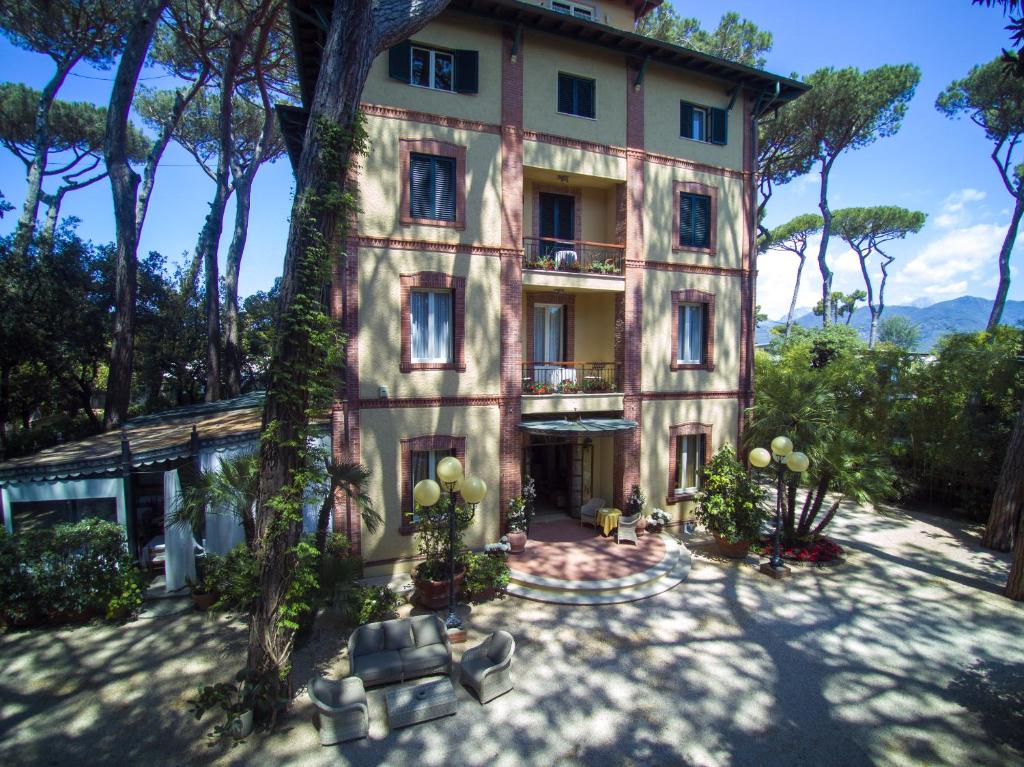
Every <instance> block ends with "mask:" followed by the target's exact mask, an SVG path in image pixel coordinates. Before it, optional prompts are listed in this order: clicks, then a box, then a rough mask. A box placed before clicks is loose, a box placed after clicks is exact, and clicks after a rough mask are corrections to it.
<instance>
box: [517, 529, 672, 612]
mask: <svg viewBox="0 0 1024 767" xmlns="http://www.w3.org/2000/svg"><path fill="white" fill-rule="evenodd" d="M660 535H661V539H662V541H663V542H664V543H665V556H664V557H663V558H662V560H661V561H660V562H659V563H658V564H656V565H654V566H653V567H650V568H648V569H647V570H644V571H642V572H639V573H634V574H632V575H627V576H624V577H622V578H609V579H605V580H580V581H572V580H562V579H558V578H547V577H542V576H538V575H531V574H529V573H524V572H517V571H516V570H515V569H513V570H512V577H511V581H510V583H509V585H508V589H507V593H509V594H511V595H512V596H516V597H520V598H522V599H531V600H533V601H536V602H548V603H550V604H562V605H610V604H618V603H621V602H636V601H638V600H641V599H647V598H648V597H653V596H655V595H656V594H661V593H662V592H664V591H668V590H669V589H671V588H674V587H675V586H678V585H679V584H680V583H682V582H683V581H685V580H686V579H687V578H688V577H689V575H690V566H691V564H692V558H691V556H690V552H689V551H688V550H687V548H686V547H685V546H681V545H679V543H677V542H676V540H675V539H674V538H672V537H671V536H669V535H665V534H664V533H661V534H660Z"/></svg>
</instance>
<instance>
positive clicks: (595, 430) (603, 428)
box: [519, 418, 638, 437]
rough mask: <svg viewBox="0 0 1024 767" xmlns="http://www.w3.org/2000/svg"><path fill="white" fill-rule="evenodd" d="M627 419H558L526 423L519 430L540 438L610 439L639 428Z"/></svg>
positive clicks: (635, 423)
mask: <svg viewBox="0 0 1024 767" xmlns="http://www.w3.org/2000/svg"><path fill="white" fill-rule="evenodd" d="M637 425H638V424H637V422H636V421H630V420H627V419H625V418H578V419H576V418H574V419H568V418H556V419H551V420H548V421H524V422H523V423H521V424H519V428H520V429H522V430H523V431H525V432H526V433H527V434H533V435H536V436H538V437H584V436H586V437H610V436H612V435H613V434H623V433H625V432H629V431H633V430H634V429H635V428H636V427H637Z"/></svg>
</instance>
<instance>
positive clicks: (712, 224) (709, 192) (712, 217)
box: [672, 181, 718, 256]
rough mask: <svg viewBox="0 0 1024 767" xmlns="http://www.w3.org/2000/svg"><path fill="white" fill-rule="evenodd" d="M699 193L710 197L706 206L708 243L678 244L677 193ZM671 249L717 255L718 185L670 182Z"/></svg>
mask: <svg viewBox="0 0 1024 767" xmlns="http://www.w3.org/2000/svg"><path fill="white" fill-rule="evenodd" d="M684 193H685V194H700V195H703V196H705V197H708V198H710V200H711V204H710V205H709V206H708V207H709V210H708V245H707V246H706V247H702V248H698V247H694V246H693V245H680V244H679V195H680V194H684ZM672 250H673V252H676V253H679V252H682V253H704V254H706V255H709V256H717V255H718V187H717V186H711V185H710V184H701V183H698V182H696V181H676V182H675V183H673V184H672Z"/></svg>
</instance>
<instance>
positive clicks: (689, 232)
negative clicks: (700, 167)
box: [679, 192, 693, 245]
mask: <svg viewBox="0 0 1024 767" xmlns="http://www.w3.org/2000/svg"><path fill="white" fill-rule="evenodd" d="M679 244H680V245H692V244H693V195H689V194H686V193H685V192H684V193H682V194H680V195H679Z"/></svg>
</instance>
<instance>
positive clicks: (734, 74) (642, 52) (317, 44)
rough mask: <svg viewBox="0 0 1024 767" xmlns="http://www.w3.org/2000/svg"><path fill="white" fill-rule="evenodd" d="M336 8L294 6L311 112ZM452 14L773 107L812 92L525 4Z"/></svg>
mask: <svg viewBox="0 0 1024 767" xmlns="http://www.w3.org/2000/svg"><path fill="white" fill-rule="evenodd" d="M626 1H627V4H628V5H630V6H631V7H633V8H634V10H635V12H636V13H637V14H640V15H642V14H643V13H646V12H647V10H649V9H650V8H647V9H646V10H644V9H643V7H644V3H643V0H636V2H634V1H633V0H626ZM658 4H660V0H658V2H657V3H653V2H649V3H647V5H648V6H650V7H651V8H653V7H654V6H655V5H658ZM332 5H333V3H331V2H328V1H327V0H293V1H292V2H290V3H289V4H288V7H289V10H290V13H291V19H292V35H293V37H294V40H295V50H296V63H297V67H298V74H299V85H300V88H301V91H302V103H303V105H304V106H306V107H307V108H308V107H309V106H310V105H311V104H312V102H313V91H314V90H315V88H316V79H317V76H318V74H319V72H320V57H321V55H322V52H323V46H324V41H325V39H326V35H327V29H328V27H329V25H330V18H331V8H332ZM447 10H448V11H453V12H457V13H461V14H464V15H468V16H472V17H474V18H475V19H481V18H482V19H486V20H488V21H491V22H496V23H498V24H503V25H505V26H508V27H511V28H515V27H524V28H529V29H533V30H537V31H540V32H545V33H548V34H551V35H555V36H558V37H563V38H569V39H572V40H576V41H578V42H583V43H589V44H591V45H597V46H600V47H603V48H608V49H612V50H615V51H619V52H620V53H624V54H626V55H628V56H630V57H633V58H635V59H637V60H639V61H647V62H648V63H650V62H655V63H659V64H664V65H666V66H670V67H677V68H679V69H684V70H687V71H689V72H693V73H694V74H698V75H702V76H704V77H708V78H711V79H713V80H718V81H720V82H721V83H722V84H723V85H725V86H727V87H729V88H730V89H731V88H734V87H736V86H739V87H742V88H746V89H748V90H750V91H752V92H754V93H756V94H761V95H763V96H764V97H765V98H771V99H772V104H773V106H779V105H781V104H783V103H785V102H787V101H790V100H792V99H794V98H796V97H797V96H799V95H800V94H801V93H804V92H805V91H807V90H809V86H807V85H804V84H803V83H801V82H799V81H797V80H794V79H792V78H789V77H782V76H780V75H773V74H771V73H770V72H765V71H763V70H760V69H755V68H754V67H748V66H745V65H743V64H736V63H735V62H732V61H726V60H725V59H720V58H717V57H715V56H709V55H707V54H704V53H698V52H697V51H692V50H690V49H688V48H682V47H680V46H678V45H673V44H671V43H666V42H662V41H661V40H655V39H653V38H650V37H645V36H644V35H638V34H636V33H634V32H628V31H626V30H622V29H616V28H615V27H609V26H607V25H606V24H599V23H598V22H596V21H589V20H587V19H579V18H576V17H574V16H568V15H566V14H564V13H557V12H555V11H552V10H549V9H547V8H544V7H542V6H539V5H532V4H530V3H524V2H520V1H519V0H452V2H451V3H450V4H449V5H448V9H447Z"/></svg>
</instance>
